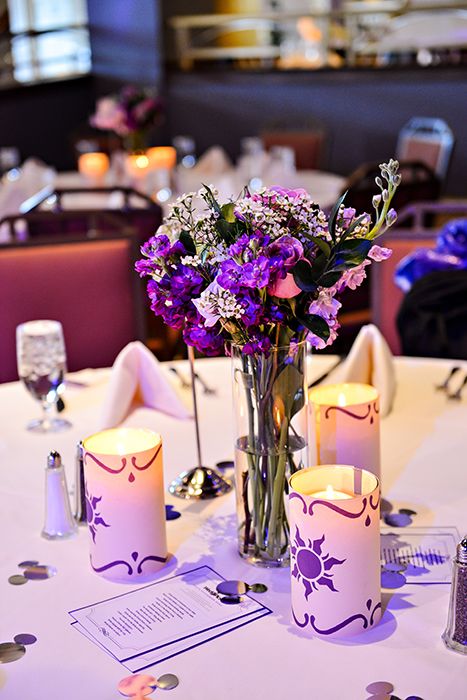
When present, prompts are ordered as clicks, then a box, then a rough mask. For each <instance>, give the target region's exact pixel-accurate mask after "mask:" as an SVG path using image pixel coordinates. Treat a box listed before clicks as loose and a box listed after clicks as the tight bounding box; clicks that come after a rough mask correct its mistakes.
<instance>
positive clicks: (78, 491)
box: [74, 441, 87, 525]
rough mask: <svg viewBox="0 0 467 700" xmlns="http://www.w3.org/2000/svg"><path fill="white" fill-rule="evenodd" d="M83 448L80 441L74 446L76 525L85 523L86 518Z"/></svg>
mask: <svg viewBox="0 0 467 700" xmlns="http://www.w3.org/2000/svg"><path fill="white" fill-rule="evenodd" d="M83 451H84V448H83V443H82V442H81V441H80V442H78V444H77V446H76V464H75V513H74V515H75V520H76V522H77V523H78V525H85V524H86V522H87V518H86V487H85V484H84V454H83Z"/></svg>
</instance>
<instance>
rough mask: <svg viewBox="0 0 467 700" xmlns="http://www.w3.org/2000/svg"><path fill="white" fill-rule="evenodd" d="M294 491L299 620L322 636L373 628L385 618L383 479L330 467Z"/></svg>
mask: <svg viewBox="0 0 467 700" xmlns="http://www.w3.org/2000/svg"><path fill="white" fill-rule="evenodd" d="M289 486H290V490H289V523H290V554H291V563H290V569H291V583H292V585H291V594H292V620H293V623H294V624H295V625H296V626H297V627H298V628H300V629H301V630H302V631H303V633H304V634H306V635H314V636H320V637H323V638H333V637H346V636H352V635H355V634H359V633H360V632H363V631H364V630H368V629H371V628H372V627H373V626H374V625H375V624H376V623H377V622H378V621H379V619H380V617H381V586H380V568H381V567H380V543H379V536H380V533H379V505H380V492H379V482H378V479H377V478H376V477H375V475H374V474H371V473H370V472H368V471H366V470H364V469H356V468H355V467H352V466H348V465H339V464H329V465H323V466H321V467H312V468H311V469H301V470H299V471H297V472H295V474H293V475H292V476H291V477H290V479H289ZM329 492H330V493H331V496H330V497H328V496H327V494H328V493H329ZM336 494H341V495H340V496H336Z"/></svg>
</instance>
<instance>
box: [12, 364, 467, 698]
mask: <svg viewBox="0 0 467 700" xmlns="http://www.w3.org/2000/svg"><path fill="white" fill-rule="evenodd" d="M331 361H332V358H331V359H330V358H329V357H328V358H316V359H315V360H314V362H313V373H315V374H320V373H321V371H322V370H323V368H324V367H325V366H326V365H327V363H329V362H331ZM451 366H452V363H451V362H449V361H433V360H410V359H401V358H399V359H397V360H396V368H397V378H398V393H397V397H396V402H395V407H394V411H393V412H392V413H391V415H390V416H388V417H387V418H386V419H384V421H383V423H382V441H383V479H384V495H385V497H386V498H387V499H389V500H390V501H391V502H392V503H393V504H394V505H395V506H396V507H403V506H406V507H410V508H413V509H414V510H415V511H417V513H418V515H417V516H416V518H415V522H414V524H415V525H420V526H426V525H455V526H457V528H458V529H459V530H460V532H461V533H463V532H464V531H466V530H467V463H466V453H467V430H466V426H467V407H466V404H465V401H464V402H447V401H446V398H445V396H444V395H443V394H442V393H440V392H436V391H435V390H434V384H435V383H438V382H440V381H442V380H443V379H444V378H445V376H446V374H447V371H448V369H449V368H450V367H451ZM185 372H186V368H185ZM199 372H200V373H201V374H202V376H203V377H204V378H205V379H206V381H207V382H209V383H210V384H213V385H214V386H216V387H217V388H218V395H217V396H216V397H212V396H205V395H203V394H202V393H201V395H200V414H201V420H202V424H201V432H202V441H203V451H204V460H205V462H206V463H207V464H213V463H215V462H216V461H218V460H220V459H227V458H231V457H232V428H231V426H232V424H231V385H230V369H229V363H228V361H226V360H203V361H200V362H199ZM79 376H80V378H81V379H82V380H83V381H86V382H89V384H90V385H89V387H87V388H73V387H69V388H68V389H67V392H66V395H65V400H66V402H67V411H66V415H67V417H68V418H69V419H70V420H71V421H72V423H73V428H72V430H70V431H68V432H66V433H62V434H59V435H52V436H49V435H45V436H41V435H33V434H29V433H27V432H26V431H25V429H24V424H25V423H26V421H27V420H28V419H30V418H31V417H33V416H34V415H35V414H37V413H38V405H37V404H36V403H35V402H33V400H32V399H31V397H30V396H29V395H28V394H27V392H26V391H25V389H24V388H23V387H22V386H21V385H19V384H8V385H3V386H1V387H0V493H1V496H0V498H1V500H0V503H1V509H0V511H1V512H0V532H1V553H2V556H1V563H0V570H1V575H0V629H1V635H0V637H1V639H0V641H10V640H11V639H12V638H13V637H14V635H16V634H18V633H32V634H35V635H36V636H37V638H38V641H37V643H36V644H35V645H33V646H30V647H28V650H27V653H26V655H25V657H23V658H22V659H21V660H19V661H17V662H15V663H12V664H7V665H4V666H0V697H2V698H5V700H19V699H20V698H21V699H23V698H24V700H26V699H27V698H31V700H62V699H64V698H66V699H67V700H83V698H86V700H116V698H118V697H119V695H118V692H117V691H116V685H117V682H118V681H119V680H120V678H122V677H123V676H125V675H127V672H126V670H125V669H124V668H123V667H122V666H120V665H119V664H118V663H117V662H116V661H115V660H113V659H112V658H110V657H109V656H107V655H106V654H105V653H104V652H103V651H101V650H100V649H98V648H97V647H96V646H95V645H94V644H92V643H91V642H90V641H88V640H87V639H85V638H84V637H83V636H82V635H80V634H79V633H78V632H76V631H75V630H73V629H72V628H71V627H70V618H69V616H68V615H67V611H68V610H71V609H73V608H77V607H80V606H84V605H87V604H90V603H93V602H96V601H99V600H102V599H104V598H107V597H110V596H113V595H116V594H118V593H121V592H124V591H127V590H131V587H129V586H124V585H119V584H114V583H110V582H108V581H106V580H105V579H103V578H100V577H99V576H97V575H96V574H94V573H93V572H92V571H91V569H90V566H89V560H88V533H87V531H86V529H85V528H81V529H80V533H79V536H78V537H77V538H76V539H73V540H70V541H65V542H48V541H46V540H44V539H43V538H41V536H40V531H41V528H42V519H43V514H44V478H45V477H44V467H45V461H46V456H47V453H48V451H49V450H52V449H56V450H58V451H59V452H60V453H61V454H62V457H63V460H64V462H65V464H66V465H67V470H68V475H69V483H70V484H71V482H72V475H73V460H74V454H75V446H76V442H77V441H78V439H80V438H82V437H84V436H86V435H87V434H89V433H91V432H93V431H94V429H95V427H96V424H97V420H98V416H99V411H100V408H101V401H102V397H103V394H104V391H105V385H106V380H107V377H108V370H94V371H86V372H84V373H80V375H79ZM126 425H133V426H145V427H148V428H152V429H154V430H157V431H159V432H160V433H161V434H162V436H163V440H164V468H165V478H166V484H168V482H169V481H170V480H171V479H172V478H173V477H174V476H176V475H177V474H178V473H179V472H180V471H181V470H183V469H185V468H188V467H190V466H192V465H193V464H194V461H195V450H194V432H193V424H192V422H190V421H186V422H183V421H177V420H175V419H172V418H169V417H167V416H165V415H163V414H160V413H156V412H154V411H150V410H147V409H139V410H138V411H136V412H135V413H133V414H132V415H131V416H130V418H129V419H128V420H127V421H126ZM167 502H168V503H173V504H175V506H176V507H177V508H178V509H179V510H181V511H182V517H181V518H180V519H178V520H174V521H171V522H168V523H167V529H168V541H169V548H170V550H171V552H173V554H174V555H175V558H174V559H173V560H172V563H171V564H170V565H169V566H167V568H166V569H165V570H164V571H163V572H161V578H162V577H165V576H166V575H171V574H173V573H174V572H176V571H177V570H179V569H180V567H182V566H183V567H185V568H186V567H188V566H191V565H192V566H193V567H194V566H197V565H199V564H202V563H205V564H209V565H211V566H212V567H213V568H214V569H216V570H217V571H219V573H220V574H222V575H225V576H227V577H229V578H236V577H238V578H241V579H245V580H247V581H249V582H256V581H263V582H265V583H266V584H267V585H268V586H269V591H268V592H267V593H266V594H264V595H263V596H262V597H261V598H259V597H258V599H260V600H261V601H264V603H265V604H266V605H267V606H268V607H270V608H271V609H272V610H273V614H272V615H269V616H267V617H265V618H263V619H262V620H259V621H257V622H254V623H252V624H251V625H247V626H245V627H243V628H241V629H238V630H236V631H234V632H232V633H231V634H227V635H225V636H223V637H220V638H219V639H217V640H214V641H212V642H209V643H207V644H205V645H202V646H200V647H197V648H195V649H192V650H190V651H188V652H186V653H184V654H182V655H180V656H177V657H174V658H172V659H170V660H169V661H165V662H163V663H161V664H159V665H157V666H156V667H155V669H154V672H155V674H156V675H159V674H161V673H165V672H173V673H176V674H177V675H178V676H179V678H180V685H179V687H178V688H177V689H176V690H174V691H172V692H171V694H170V697H171V698H172V697H173V699H174V700H177V698H183V699H185V698H186V699H189V700H220V699H221V698H222V700H229V699H231V700H238V699H239V698H245V699H246V698H256V699H257V700H262V699H263V698H264V699H266V698H267V700H279V699H282V698H287V697H290V698H293V699H294V700H309V698H317V699H319V700H344V699H345V700H363V699H364V698H366V697H367V695H368V693H366V692H365V687H366V686H367V685H368V684H369V683H371V682H373V681H380V680H387V681H390V682H391V683H393V684H394V686H395V694H396V695H397V696H398V697H400V698H406V697H407V696H408V695H412V694H413V695H418V696H420V697H422V698H424V700H444V699H445V698H446V699H447V698H449V700H465V698H466V693H467V691H466V687H467V684H466V680H467V667H466V659H465V658H463V657H462V656H461V655H458V654H455V653H453V652H449V651H447V650H446V649H445V647H444V644H443V642H442V640H441V633H442V632H443V629H444V627H445V624H446V613H447V606H448V595H449V586H446V585H432V586H421V585H407V586H405V587H403V588H401V589H398V590H396V591H394V592H392V593H391V592H388V593H387V594H385V595H384V600H385V602H386V603H388V601H389V603H388V606H389V609H388V611H387V612H386V614H385V617H384V620H383V622H382V623H381V625H380V626H378V627H377V628H375V629H374V630H372V631H370V632H368V633H367V634H366V635H363V636H362V637H361V638H360V641H359V642H358V643H355V642H341V643H332V642H330V641H322V640H318V639H306V638H303V637H301V636H300V633H299V631H298V630H297V629H296V628H294V627H292V626H291V624H290V616H289V609H290V598H289V571H288V570H279V571H268V570H263V569H257V568H254V567H251V566H249V565H247V564H246V563H244V562H243V561H242V560H241V559H240V557H239V556H238V555H237V552H236V539H235V516H234V494H233V493H232V494H230V495H228V496H224V497H222V498H219V499H217V500H215V501H205V502H201V503H199V502H198V503H197V502H190V501H186V502H185V501H180V500H177V499H174V498H173V497H171V496H169V495H168V494H167ZM31 558H32V559H39V560H40V561H41V562H44V563H49V564H53V565H55V566H56V567H57V568H58V574H57V576H56V577H55V578H53V579H50V580H47V581H38V582H30V583H28V584H27V585H25V586H18V587H15V586H11V585H9V584H8V581H7V579H8V577H9V576H10V575H11V574H14V573H18V569H17V564H18V563H19V562H20V561H22V560H24V559H31ZM159 692H162V691H156V693H155V695H154V697H155V696H156V695H157V693H159Z"/></svg>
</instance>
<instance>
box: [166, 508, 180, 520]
mask: <svg viewBox="0 0 467 700" xmlns="http://www.w3.org/2000/svg"><path fill="white" fill-rule="evenodd" d="M180 516H181V513H179V512H178V510H166V511H165V519H166V520H177V518H180Z"/></svg>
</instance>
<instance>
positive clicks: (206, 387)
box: [195, 372, 217, 396]
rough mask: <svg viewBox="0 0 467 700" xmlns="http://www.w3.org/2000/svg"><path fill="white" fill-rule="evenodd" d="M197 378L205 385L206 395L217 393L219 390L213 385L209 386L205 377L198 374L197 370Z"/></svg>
mask: <svg viewBox="0 0 467 700" xmlns="http://www.w3.org/2000/svg"><path fill="white" fill-rule="evenodd" d="M195 379H197V380H198V381H199V383H200V384H201V386H202V387H203V392H204V393H205V394H206V395H211V396H214V395H215V394H217V390H216V389H213V388H212V387H211V386H208V385H207V384H206V382H205V381H204V379H203V378H202V377H201V375H200V374H198V373H197V372H195Z"/></svg>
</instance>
